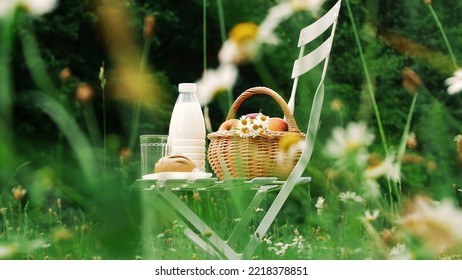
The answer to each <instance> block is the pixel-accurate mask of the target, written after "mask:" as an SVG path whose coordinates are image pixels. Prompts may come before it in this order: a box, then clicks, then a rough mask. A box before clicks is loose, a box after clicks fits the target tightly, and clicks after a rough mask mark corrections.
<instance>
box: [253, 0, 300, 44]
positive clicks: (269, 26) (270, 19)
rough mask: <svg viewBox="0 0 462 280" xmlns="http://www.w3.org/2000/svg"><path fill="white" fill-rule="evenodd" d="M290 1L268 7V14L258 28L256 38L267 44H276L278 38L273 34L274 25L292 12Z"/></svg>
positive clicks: (277, 24) (276, 25)
mask: <svg viewBox="0 0 462 280" xmlns="http://www.w3.org/2000/svg"><path fill="white" fill-rule="evenodd" d="M293 12H294V11H293V8H292V5H291V4H290V2H288V1H287V2H283V3H281V4H278V5H276V6H273V7H271V8H270V9H269V11H268V15H267V16H266V18H265V19H264V20H263V21H262V23H261V24H260V26H259V29H258V40H259V42H264V43H268V44H278V43H279V38H278V37H277V36H276V34H274V30H275V29H276V27H278V26H279V24H281V22H283V21H285V20H287V19H288V18H289V17H290V16H291V15H292V14H293Z"/></svg>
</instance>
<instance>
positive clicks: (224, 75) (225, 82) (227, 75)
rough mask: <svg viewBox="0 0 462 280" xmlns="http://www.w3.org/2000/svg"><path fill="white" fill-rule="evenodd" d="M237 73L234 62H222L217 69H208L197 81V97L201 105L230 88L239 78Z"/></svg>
mask: <svg viewBox="0 0 462 280" xmlns="http://www.w3.org/2000/svg"><path fill="white" fill-rule="evenodd" d="M237 73H238V71H237V68H236V66H235V65H233V64H221V65H220V66H219V67H218V68H217V69H215V70H207V71H206V72H205V73H204V75H203V76H202V79H201V80H199V81H198V82H197V98H198V99H199V102H200V104H201V106H204V105H207V104H208V103H210V101H211V100H212V99H213V97H214V96H215V95H217V94H218V93H220V92H224V91H227V90H230V89H231V88H232V87H233V85H234V83H235V81H236V79H237Z"/></svg>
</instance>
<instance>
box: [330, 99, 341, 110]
mask: <svg viewBox="0 0 462 280" xmlns="http://www.w3.org/2000/svg"><path fill="white" fill-rule="evenodd" d="M342 108H343V102H342V101H341V100H340V99H338V98H336V99H334V100H332V101H331V102H330V109H331V110H332V111H334V112H340V111H341V110H342Z"/></svg>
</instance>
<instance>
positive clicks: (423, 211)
mask: <svg viewBox="0 0 462 280" xmlns="http://www.w3.org/2000/svg"><path fill="white" fill-rule="evenodd" d="M400 224H401V225H402V226H403V228H404V229H405V230H406V231H407V232H408V233H410V234H411V235H413V236H415V237H417V238H419V239H420V240H421V241H422V242H423V244H425V245H426V249H428V250H429V252H433V253H436V254H441V253H443V252H445V251H446V250H447V249H449V248H451V247H453V246H456V245H461V244H462V211H461V210H459V209H457V208H456V207H455V206H454V204H453V203H452V202H451V201H449V200H445V201H442V202H441V203H440V204H438V205H435V204H434V203H433V202H432V201H431V200H429V199H427V198H424V197H417V198H416V199H415V200H414V201H413V203H412V204H411V207H410V211H409V213H408V214H407V215H405V216H404V217H403V218H402V219H401V221H400Z"/></svg>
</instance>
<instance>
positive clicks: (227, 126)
mask: <svg viewBox="0 0 462 280" xmlns="http://www.w3.org/2000/svg"><path fill="white" fill-rule="evenodd" d="M238 121H239V120H237V119H229V120H227V121H225V122H223V123H222V124H221V125H220V127H219V128H218V130H231V129H233V128H235V127H236V125H237V123H238Z"/></svg>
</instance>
